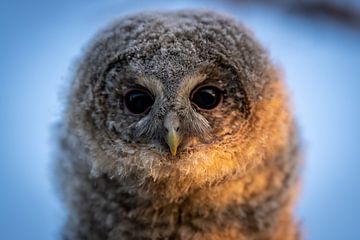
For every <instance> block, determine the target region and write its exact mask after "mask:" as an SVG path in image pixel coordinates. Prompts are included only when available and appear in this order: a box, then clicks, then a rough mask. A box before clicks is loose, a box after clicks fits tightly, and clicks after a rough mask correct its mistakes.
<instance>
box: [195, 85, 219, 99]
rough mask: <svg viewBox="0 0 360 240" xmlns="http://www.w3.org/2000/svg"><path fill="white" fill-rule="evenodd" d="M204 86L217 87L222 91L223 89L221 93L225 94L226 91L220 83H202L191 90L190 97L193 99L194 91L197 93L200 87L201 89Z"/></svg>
mask: <svg viewBox="0 0 360 240" xmlns="http://www.w3.org/2000/svg"><path fill="white" fill-rule="evenodd" d="M203 87H216V88H218V89H219V90H220V91H221V93H222V94H223V95H224V93H225V90H224V89H223V88H222V87H220V86H219V85H218V84H215V83H205V84H204V83H200V84H199V85H197V86H195V87H194V89H193V90H192V91H191V93H190V99H192V98H193V96H194V93H196V92H197V91H198V90H199V89H201V88H203Z"/></svg>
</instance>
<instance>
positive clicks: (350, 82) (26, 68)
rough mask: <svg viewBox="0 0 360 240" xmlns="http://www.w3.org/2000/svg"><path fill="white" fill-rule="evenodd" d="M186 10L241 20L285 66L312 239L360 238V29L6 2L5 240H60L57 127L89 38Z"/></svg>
mask: <svg viewBox="0 0 360 240" xmlns="http://www.w3.org/2000/svg"><path fill="white" fill-rule="evenodd" d="M347 2H349V1H347ZM353 3H354V4H355V5H354V6H355V7H357V8H358V7H359V5H360V4H359V3H356V2H355V1H353ZM185 7H186V8H189V7H201V8H209V9H213V10H220V11H223V12H227V13H230V14H232V15H234V16H236V18H237V19H239V20H240V21H242V22H244V23H245V24H246V25H247V26H248V27H250V28H251V29H252V30H253V31H254V33H255V35H256V36H257V37H258V39H259V40H260V42H261V43H262V44H263V45H264V46H265V47H266V48H268V49H269V51H270V53H271V56H272V58H273V60H274V62H275V63H276V64H278V65H279V66H280V67H281V68H282V69H283V71H284V73H285V76H286V81H287V84H288V86H289V89H290V92H291V94H292V98H293V105H294V108H295V113H296V115H297V117H298V119H299V125H300V127H301V130H302V135H303V139H304V146H305V158H306V162H305V167H304V172H303V186H302V192H301V196H300V199H299V202H298V207H297V209H296V214H297V216H298V217H299V218H300V219H302V224H303V227H304V232H305V236H306V239H310V240H319V239H327V240H332V239H351V240H352V239H354V240H356V239H360V222H359V216H360V204H359V203H360V186H359V185H360V182H359V180H360V158H359V156H360V145H359V138H360V127H359V124H360V107H359V103H360V101H359V100H360V95H359V93H358V92H359V89H360V31H359V30H356V29H354V28H352V27H349V26H346V25H343V24H339V23H337V22H332V21H331V20H327V19H316V20H315V19H313V18H309V17H302V16H301V15H293V14H290V13H288V12H286V11H283V10H280V9H279V8H275V7H271V6H262V5H254V6H252V5H249V4H247V5H239V4H236V3H235V2H234V1H228V2H223V1H197V2H196V3H194V2H192V1H165V0H163V1H119V0H117V1H115V0H103V1H94V0H87V1H85V0H73V1H69V0H63V1H45V0H43V1H42V0H33V1H20V0H13V1H10V0H1V1H0V10H1V14H0V29H1V30H0V84H1V85H0V134H1V138H0V239H4V240H5V239H6V240H23V239H34V240H46V239H58V230H59V227H60V226H61V223H62V221H63V219H64V211H63V209H62V206H61V203H60V202H59V200H58V199H57V196H56V192H55V190H54V188H53V185H54V184H53V183H52V182H51V181H52V180H51V178H52V177H51V171H50V166H51V161H52V156H51V154H52V149H53V148H54V143H53V142H52V140H51V131H50V130H51V126H52V125H53V124H54V123H55V122H56V121H57V120H58V119H59V118H60V116H61V115H60V114H61V108H62V100H61V99H62V96H63V94H62V91H63V89H65V88H66V85H67V83H68V81H69V77H70V75H71V72H72V67H71V66H72V63H73V62H74V61H75V60H76V58H77V57H78V56H79V55H80V54H81V52H82V49H83V47H84V45H85V44H86V43H87V42H88V40H89V39H90V38H91V36H93V34H95V33H96V31H97V30H98V29H99V28H101V27H102V26H104V25H105V24H106V23H108V22H109V21H110V20H112V19H114V18H116V17H119V16H121V15H123V14H125V13H132V12H134V11H138V10H142V9H178V8H185ZM358 9H359V8H358Z"/></svg>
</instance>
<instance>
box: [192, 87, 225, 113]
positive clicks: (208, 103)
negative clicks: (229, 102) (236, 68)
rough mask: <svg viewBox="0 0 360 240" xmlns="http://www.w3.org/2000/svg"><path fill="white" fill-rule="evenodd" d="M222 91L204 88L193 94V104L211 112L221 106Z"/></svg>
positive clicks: (196, 90)
mask: <svg viewBox="0 0 360 240" xmlns="http://www.w3.org/2000/svg"><path fill="white" fill-rule="evenodd" d="M221 99H222V91H221V90H220V89H219V88H217V87H215V86H203V87H200V88H197V89H195V91H194V92H193V93H192V94H191V99H190V100H191V102H192V103H193V104H195V105H196V106H197V107H199V108H200V109H204V110H211V109H213V108H215V107H216V106H218V105H219V103H220V102H221Z"/></svg>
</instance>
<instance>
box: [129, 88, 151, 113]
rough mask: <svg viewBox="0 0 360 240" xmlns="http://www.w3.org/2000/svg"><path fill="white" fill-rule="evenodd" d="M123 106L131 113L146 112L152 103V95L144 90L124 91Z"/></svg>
mask: <svg viewBox="0 0 360 240" xmlns="http://www.w3.org/2000/svg"><path fill="white" fill-rule="evenodd" d="M124 103H125V107H126V108H127V110H129V112H131V113H133V114H144V113H147V112H148V110H149V109H150V107H151V106H152V105H153V104H154V98H153V96H152V95H151V94H150V93H149V92H148V91H146V90H142V89H132V90H129V91H128V92H126V93H125V97H124Z"/></svg>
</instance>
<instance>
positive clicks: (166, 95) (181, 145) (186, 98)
mask: <svg viewBox="0 0 360 240" xmlns="http://www.w3.org/2000/svg"><path fill="white" fill-rule="evenodd" d="M130 64H131V63H130ZM130 64H128V65H124V64H119V65H117V66H114V67H113V68H111V69H109V72H108V73H106V84H105V86H104V89H105V92H106V93H107V94H106V95H105V96H104V99H103V102H104V104H106V105H107V107H106V108H104V110H105V112H104V114H105V115H106V116H107V117H106V125H108V126H109V127H110V128H109V133H110V136H111V138H112V139H113V140H116V139H117V138H120V139H121V140H123V141H124V142H126V143H127V144H133V145H137V146H140V145H142V146H155V149H156V151H158V152H159V153H161V154H162V155H164V157H168V158H171V156H173V158H177V157H181V156H182V155H187V154H189V152H191V151H196V149H197V148H198V146H199V145H204V146H206V145H209V144H216V142H221V141H222V140H223V139H224V138H225V137H226V136H231V135H234V134H236V133H237V132H238V131H239V128H240V126H241V125H242V124H244V123H245V120H246V118H247V116H248V114H249V112H248V107H249V106H248V102H247V99H246V96H245V92H244V89H243V87H242V85H241V82H240V81H239V80H238V79H237V77H236V75H235V74H234V73H233V72H232V71H231V69H225V68H222V67H220V66H218V65H217V64H216V63H207V64H206V65H205V66H204V64H202V66H198V67H197V68H198V69H196V67H194V69H196V70H193V71H192V72H188V73H186V74H184V75H182V76H179V77H177V78H176V79H170V80H168V79H169V78H171V76H166V78H159V76H156V75H146V74H144V73H143V72H137V71H136V70H135V69H133V68H131V65H130ZM129 65H130V66H129ZM163 67H164V68H166V67H167V66H166V64H164V66H163ZM224 116H226V117H224ZM124 119H125V120H126V121H124Z"/></svg>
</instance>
